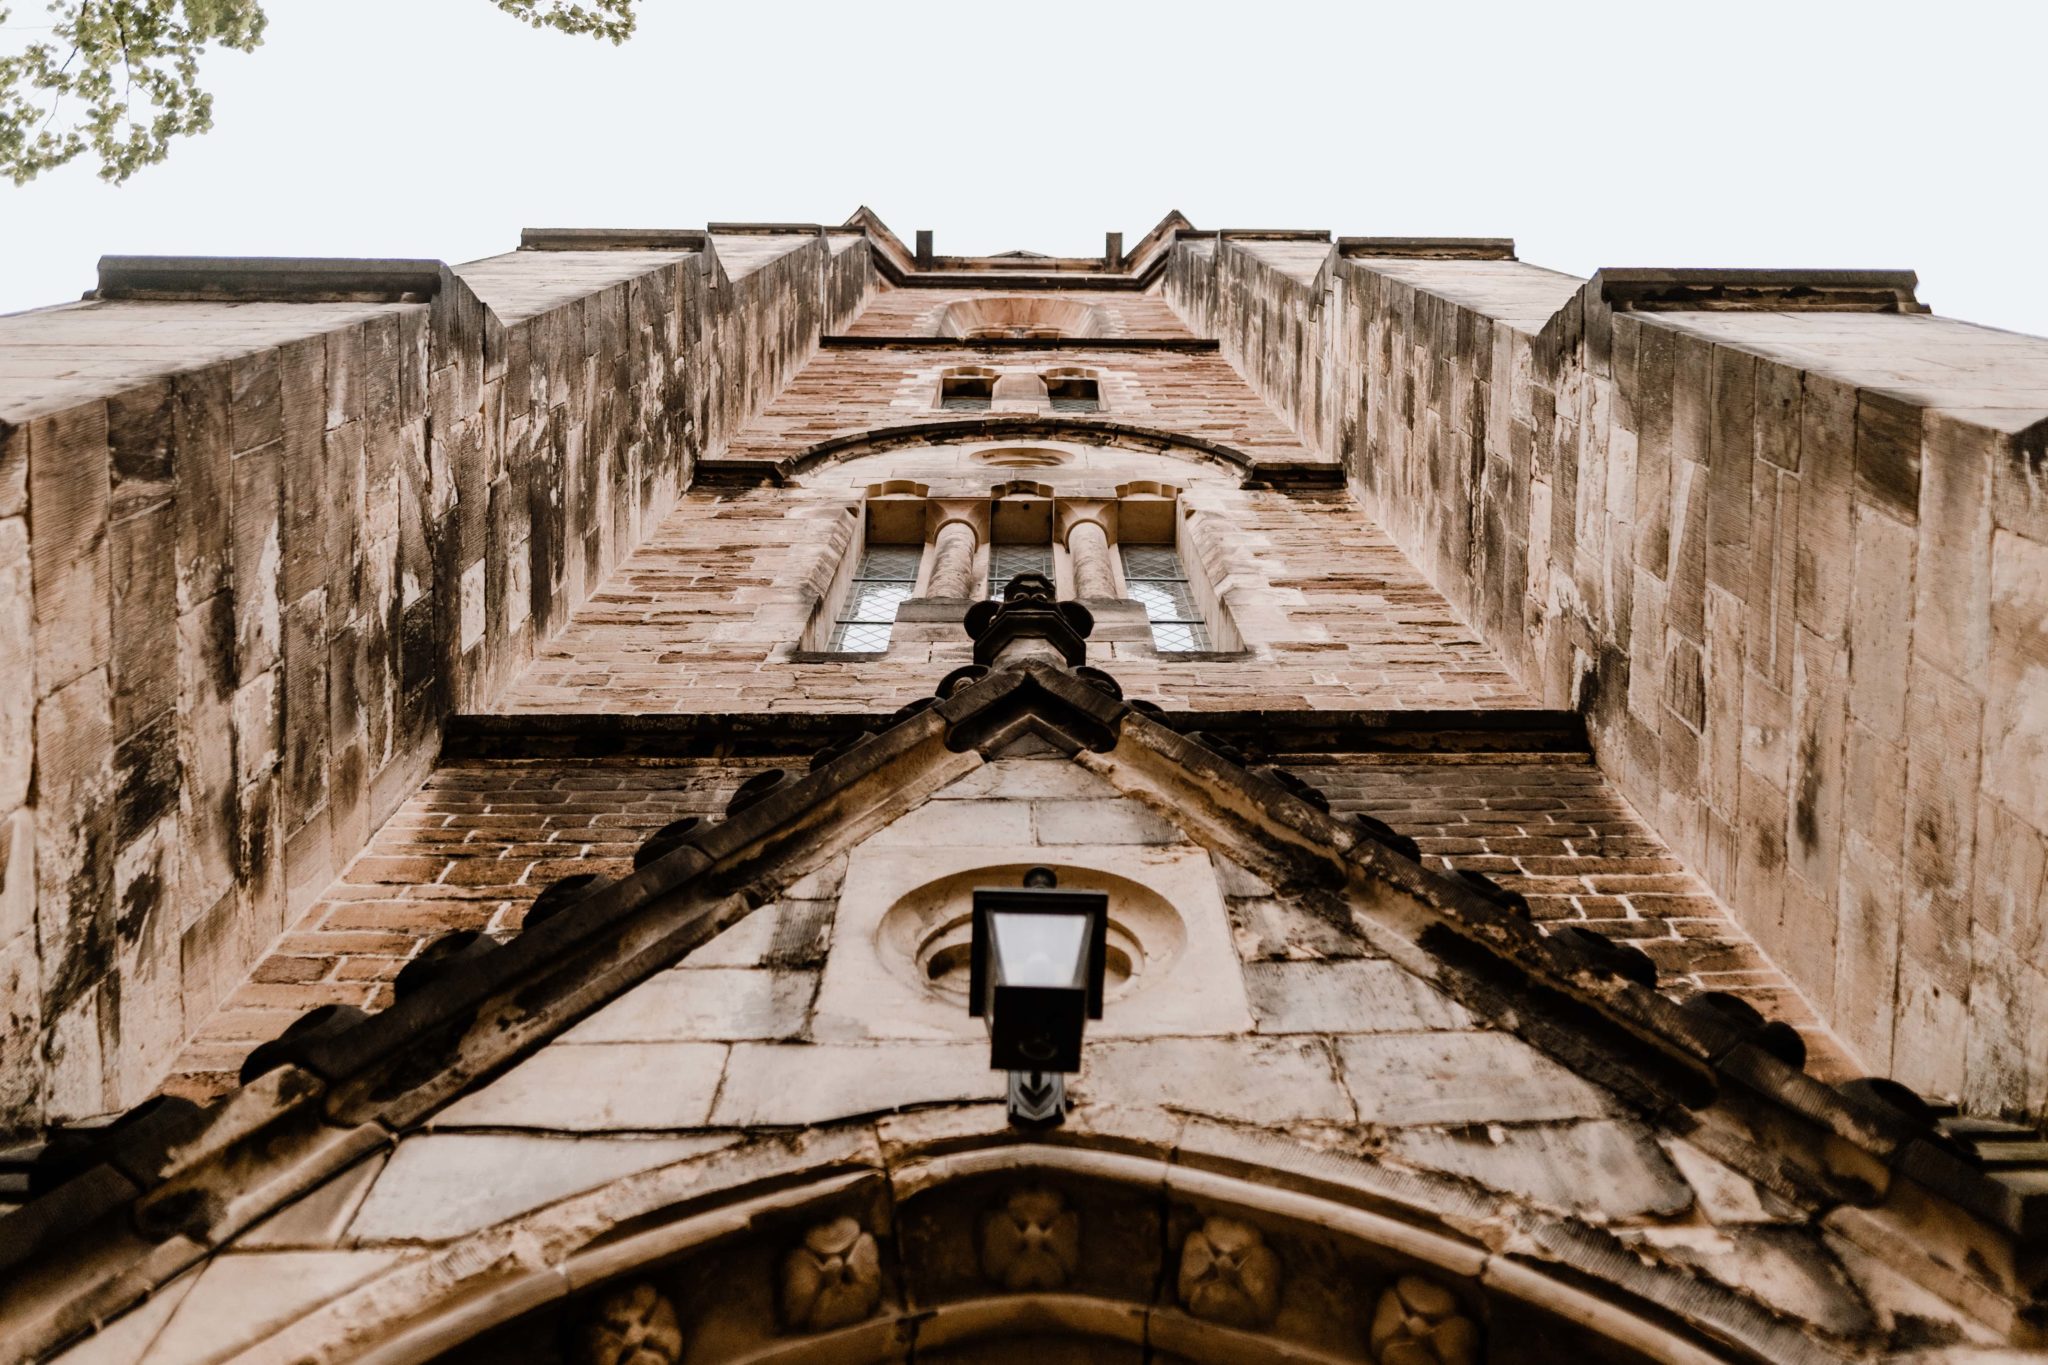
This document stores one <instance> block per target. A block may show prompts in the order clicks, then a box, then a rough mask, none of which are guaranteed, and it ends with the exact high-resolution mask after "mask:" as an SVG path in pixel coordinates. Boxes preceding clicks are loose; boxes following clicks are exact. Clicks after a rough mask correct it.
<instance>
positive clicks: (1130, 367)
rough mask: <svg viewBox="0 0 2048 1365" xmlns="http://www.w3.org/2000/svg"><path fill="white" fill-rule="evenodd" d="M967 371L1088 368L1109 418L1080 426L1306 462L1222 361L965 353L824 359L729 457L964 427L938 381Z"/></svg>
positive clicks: (1024, 351)
mask: <svg viewBox="0 0 2048 1365" xmlns="http://www.w3.org/2000/svg"><path fill="white" fill-rule="evenodd" d="M966 365H979V366H985V367H991V368H995V369H998V370H1002V369H1016V370H1024V371H1029V372H1032V373H1040V372H1043V371H1046V370H1051V369H1055V368H1070V367H1078V368H1082V369H1086V370H1089V371H1092V372H1094V373H1096V374H1099V375H1100V376H1101V391H1102V403H1103V411H1102V412H1101V414H1100V415H1099V418H1084V419H1078V420H1083V421H1086V420H1099V421H1100V422H1102V423H1105V424H1109V425H1114V426H1128V427H1138V428H1141V429H1144V430H1148V431H1163V432H1172V433H1174V434H1176V435H1179V436H1184V437H1194V438H1196V439H1197V440H1202V441H1209V442H1213V443H1215V444H1218V445H1223V446H1228V447H1230V448H1232V449H1234V450H1236V451H1238V452H1240V453H1241V454H1243V455H1245V456H1247V457H1248V458H1250V459H1253V460H1282V461H1299V460H1302V459H1305V458H1308V456H1307V452H1306V451H1304V450H1303V448H1302V445H1301V442H1300V441H1299V440H1298V439H1297V438H1296V437H1295V435H1294V433H1293V432H1291V431H1289V430H1288V429H1287V425H1286V423H1284V422H1282V421H1280V420H1279V419H1278V418H1276V417H1275V416H1274V414H1273V411H1272V409H1270V408H1269V407H1267V406H1266V404H1265V403H1264V402H1263V401H1261V400H1260V398H1259V396H1258V395H1257V394H1256V393H1254V392H1252V390H1251V389H1249V388H1248V387H1246V385H1245V383H1244V381H1243V380H1242V379H1240V378H1239V377H1238V376H1237V374H1236V373H1235V372H1234V371H1233V370H1232V369H1231V368H1230V366H1229V364H1227V363H1226V362H1225V361H1224V360H1223V359H1222V357H1220V356H1218V355H1214V354H1208V355H1203V354H1186V353H1182V352H1176V351H1138V352H1131V351H1109V350H1102V351H1096V350H1089V349H1087V348H1086V347H1062V348H1060V349H1057V350H1053V349H1046V350H1034V349H1028V348H1017V349H1009V348H1005V349H1003V350H989V349H975V348H973V347H971V346H965V345H963V346H961V347H960V348H959V349H957V350H953V349H927V348H918V349H914V350H913V349H901V350H890V349H883V348H875V349H871V348H867V347H862V348H859V349H845V350H840V349H828V350H825V351H821V352H820V353H819V354H818V357H817V359H815V360H813V361H812V362H811V363H810V364H809V365H806V366H805V367H804V369H803V371H802V372H801V373H800V374H798V375H797V376H796V377H795V379H794V380H793V381H792V382H791V384H790V386H789V387H788V389H787V390H785V391H784V392H783V393H782V394H781V395H780V396H778V397H777V398H776V399H775V401H774V402H772V403H770V404H769V405H768V406H767V408H766V410H765V411H763V412H762V413H761V415H760V416H759V417H758V418H756V419H755V420H754V421H752V422H750V423H748V424H747V427H746V429H745V430H744V431H741V432H739V433H738V434H737V435H736V436H735V437H734V439H733V441H732V444H731V446H730V448H729V449H728V450H727V452H726V453H727V455H728V457H729V458H731V459H735V460H791V459H795V458H797V457H798V456H801V455H802V454H803V453H804V452H806V451H808V450H810V449H811V448H812V447H814V446H818V445H821V444H823V443H825V442H827V441H831V440H834V439H838V438H844V437H849V436H853V435H857V434H859V433H862V432H866V431H869V430H872V429H875V428H890V427H901V426H912V425H918V424H926V423H936V422H948V423H958V422H960V421H961V420H962V419H963V417H966V416H969V415H968V414H962V413H959V412H946V411H941V410H940V409H939V408H938V405H937V404H938V392H939V379H940V376H941V375H942V374H944V373H945V372H946V371H947V370H949V369H953V368H955V367H959V366H966ZM995 415H1000V414H995ZM1061 415H1062V416H1063V417H1065V416H1069V414H1061Z"/></svg>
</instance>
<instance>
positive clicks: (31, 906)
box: [0, 810, 36, 1112]
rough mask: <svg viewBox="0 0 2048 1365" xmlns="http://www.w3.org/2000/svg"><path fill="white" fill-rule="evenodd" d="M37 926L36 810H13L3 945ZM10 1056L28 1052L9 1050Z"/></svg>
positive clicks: (6, 837) (8, 820) (2, 848)
mask: <svg viewBox="0 0 2048 1365" xmlns="http://www.w3.org/2000/svg"><path fill="white" fill-rule="evenodd" d="M35 927H36V813H35V812H34V811H32V810H16V811H10V812H9V813H8V814H7V815H5V816H0V945H4V944H9V943H12V942H14V940H15V939H17V938H19V937H21V936H22V935H24V934H28V933H29V931H30V930H32V929H34V928H35ZM10 1055H11V1056H26V1055H27V1054H26V1053H15V1052H11V1051H10ZM0 1112H4V1111H0Z"/></svg>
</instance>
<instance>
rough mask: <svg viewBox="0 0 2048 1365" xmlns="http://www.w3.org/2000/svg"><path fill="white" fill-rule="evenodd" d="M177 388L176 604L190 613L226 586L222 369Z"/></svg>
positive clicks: (192, 376)
mask: <svg viewBox="0 0 2048 1365" xmlns="http://www.w3.org/2000/svg"><path fill="white" fill-rule="evenodd" d="M176 387H177V411H176V421H175V430H176V435H177V448H176V454H175V462H176V466H177V470H176V472H177V480H178V494H177V497H178V608H179V610H180V611H188V612H189V611H191V610H192V609H193V608H194V607H196V606H198V605H199V604H200V603H201V602H204V601H205V600H206V599H207V598H209V597H212V596H213V595H214V594H215V593H217V592H220V591H221V590H222V589H224V588H226V587H227V586H228V585H229V583H228V563H229V558H228V547H229V546H230V544H231V543H232V537H231V535H230V532H231V529H232V526H233V515H234V504H233V491H232V490H233V487H234V480H233V476H232V472H231V471H232V468H233V466H232V463H231V461H232V458H233V457H232V454H231V452H230V451H229V449H228V445H229V436H228V408H229V401H230V393H231V390H230V387H229V383H228V370H227V367H226V366H224V365H216V366H213V367H212V368H210V369H204V370H191V371H188V372H187V373H185V374H181V375H179V376H178V377H177V380H176Z"/></svg>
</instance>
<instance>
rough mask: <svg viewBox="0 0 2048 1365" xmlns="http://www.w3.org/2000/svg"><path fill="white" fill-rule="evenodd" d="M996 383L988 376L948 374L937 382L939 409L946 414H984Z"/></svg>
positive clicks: (991, 399)
mask: <svg viewBox="0 0 2048 1365" xmlns="http://www.w3.org/2000/svg"><path fill="white" fill-rule="evenodd" d="M995 391H996V381H995V379H994V378H993V377H991V376H989V375H982V374H949V375H947V376H946V377H945V378H943V379H942V380H940V381H939V407H940V408H942V409H943V410H945V411H947V412H986V411H987V410H988V407H989V404H990V403H991V402H992V401H993V399H994V397H995Z"/></svg>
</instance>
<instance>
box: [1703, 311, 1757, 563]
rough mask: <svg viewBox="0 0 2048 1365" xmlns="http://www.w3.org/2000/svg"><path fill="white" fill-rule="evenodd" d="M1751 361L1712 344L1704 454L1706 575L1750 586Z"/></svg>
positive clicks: (1753, 427) (1753, 409) (1754, 399)
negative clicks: (1709, 412)
mask: <svg viewBox="0 0 2048 1365" xmlns="http://www.w3.org/2000/svg"><path fill="white" fill-rule="evenodd" d="M1756 370H1757V365H1756V361H1755V360H1754V359H1753V358H1751V357H1750V356H1747V355H1745V354H1743V353H1742V352H1740V351H1734V350H1730V349H1729V348H1727V347H1725V346H1716V347H1715V348H1714V350H1713V425H1712V428H1711V430H1710V433H1709V441H1708V456H1707V581H1708V582H1709V583H1712V584H1718V585H1719V586H1721V587H1724V588H1727V589H1728V590H1729V591H1730V592H1732V593H1734V594H1735V595H1736V596H1737V597H1742V596H1744V595H1746V594H1747V593H1748V592H1749V591H1750V586H1749V522H1750V466H1751V465H1752V464H1753V463H1754V462H1755V458H1756V444H1757V382H1756Z"/></svg>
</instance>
